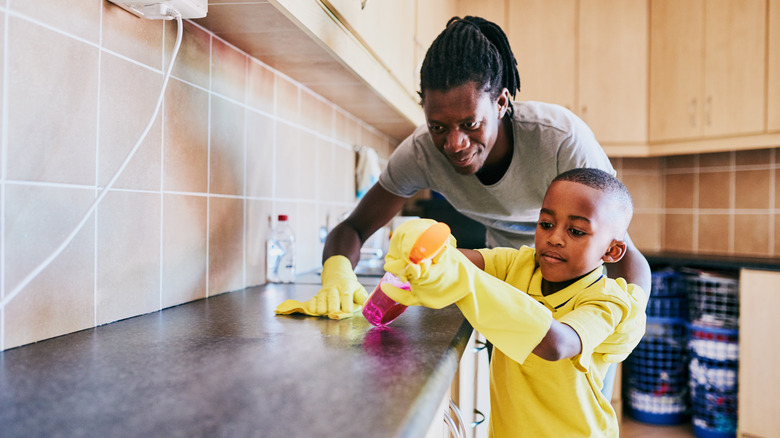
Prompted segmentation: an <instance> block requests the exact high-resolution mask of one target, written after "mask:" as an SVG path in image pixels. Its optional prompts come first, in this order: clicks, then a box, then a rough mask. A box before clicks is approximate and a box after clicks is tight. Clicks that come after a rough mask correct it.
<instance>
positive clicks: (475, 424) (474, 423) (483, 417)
mask: <svg viewBox="0 0 780 438" xmlns="http://www.w3.org/2000/svg"><path fill="white" fill-rule="evenodd" d="M474 415H479V416H480V417H482V419H481V420H478V421H475V422H473V423H471V428H472V429H473V428H475V427H477V426H479V425H480V424H482V423H484V422H485V414H483V413H482V412H480V411H479V409H474Z"/></svg>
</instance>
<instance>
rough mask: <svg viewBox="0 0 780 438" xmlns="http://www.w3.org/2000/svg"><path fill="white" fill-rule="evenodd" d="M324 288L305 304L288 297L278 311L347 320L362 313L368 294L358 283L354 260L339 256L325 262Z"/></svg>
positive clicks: (323, 272)
mask: <svg viewBox="0 0 780 438" xmlns="http://www.w3.org/2000/svg"><path fill="white" fill-rule="evenodd" d="M321 277H322V289H320V291H319V292H317V295H315V296H314V298H312V299H310V300H309V301H306V302H305V303H302V302H300V301H296V300H287V301H285V302H283V303H282V304H280V305H279V306H278V307H277V308H276V310H275V312H276V313H278V314H282V315H289V314H291V313H303V314H305V315H309V316H327V317H328V318H330V319H344V318H349V317H350V316H354V315H356V314H357V313H359V312H360V310H361V309H362V306H363V303H364V302H365V301H366V298H368V293H367V292H366V289H365V288H364V287H363V285H361V284H360V282H358V279H357V276H356V275H355V271H353V270H352V263H351V262H350V261H349V259H348V258H346V257H344V256H341V255H335V256H331V257H329V258H328V259H327V260H325V263H324V264H323V265H322V275H321Z"/></svg>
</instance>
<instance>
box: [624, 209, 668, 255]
mask: <svg viewBox="0 0 780 438" xmlns="http://www.w3.org/2000/svg"><path fill="white" fill-rule="evenodd" d="M661 218H662V216H661V215H659V214H655V213H649V214H648V213H635V214H634V217H633V218H632V219H631V225H630V226H629V228H628V235H629V236H631V241H633V242H634V245H635V246H636V247H637V248H639V250H640V251H657V250H659V249H661Z"/></svg>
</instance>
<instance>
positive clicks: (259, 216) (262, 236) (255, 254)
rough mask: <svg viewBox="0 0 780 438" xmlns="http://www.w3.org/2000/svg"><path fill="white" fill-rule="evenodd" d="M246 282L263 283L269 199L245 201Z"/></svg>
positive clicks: (249, 284)
mask: <svg viewBox="0 0 780 438" xmlns="http://www.w3.org/2000/svg"><path fill="white" fill-rule="evenodd" d="M246 209H247V210H246V224H247V226H246V284H247V286H253V285H258V284H263V283H265V242H266V240H267V239H268V233H269V231H270V221H269V220H270V218H271V211H272V204H271V202H270V201H258V200H254V199H249V200H247V201H246Z"/></svg>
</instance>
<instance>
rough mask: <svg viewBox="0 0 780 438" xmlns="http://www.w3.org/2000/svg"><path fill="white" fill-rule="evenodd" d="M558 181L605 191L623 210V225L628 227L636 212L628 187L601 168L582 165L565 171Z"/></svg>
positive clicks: (557, 177) (556, 178) (554, 180)
mask: <svg viewBox="0 0 780 438" xmlns="http://www.w3.org/2000/svg"><path fill="white" fill-rule="evenodd" d="M556 181H571V182H575V183H579V184H583V185H585V186H588V187H590V188H593V189H596V190H599V191H601V192H603V193H604V194H605V195H607V196H608V197H609V199H610V201H612V202H613V203H615V205H616V206H617V207H618V208H619V209H620V210H621V213H622V215H621V216H623V219H624V220H625V223H624V225H623V226H625V228H628V224H629V222H631V216H633V214H634V204H633V202H632V201H631V194H630V193H629V192H628V189H627V188H626V186H625V185H623V183H622V182H620V180H619V179H617V178H616V177H614V176H612V175H610V174H609V173H607V172H605V171H603V170H601V169H593V168H587V167H581V168H577V169H571V170H567V171H566V172H563V173H562V174H560V175H558V176H556V177H555V179H553V182H556Z"/></svg>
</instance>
